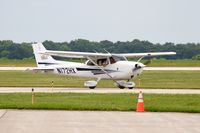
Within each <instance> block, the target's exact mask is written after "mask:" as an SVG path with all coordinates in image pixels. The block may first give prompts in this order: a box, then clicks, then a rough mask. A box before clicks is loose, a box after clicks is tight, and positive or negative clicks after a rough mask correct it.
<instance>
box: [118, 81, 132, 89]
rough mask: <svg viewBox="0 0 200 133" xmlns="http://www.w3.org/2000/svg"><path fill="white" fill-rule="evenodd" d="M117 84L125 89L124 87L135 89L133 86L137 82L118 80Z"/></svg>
mask: <svg viewBox="0 0 200 133" xmlns="http://www.w3.org/2000/svg"><path fill="white" fill-rule="evenodd" d="M115 85H116V86H118V87H119V88H120V89H124V88H128V89H133V87H134V86H135V83H134V82H126V81H116V83H115Z"/></svg>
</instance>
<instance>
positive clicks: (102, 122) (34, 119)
mask: <svg viewBox="0 0 200 133" xmlns="http://www.w3.org/2000/svg"><path fill="white" fill-rule="evenodd" d="M199 121H200V114H189V113H150V112H145V113H137V112H112V111H109V112H105V111H44V110H40V111H38V110H0V132H1V133H200V122H199Z"/></svg>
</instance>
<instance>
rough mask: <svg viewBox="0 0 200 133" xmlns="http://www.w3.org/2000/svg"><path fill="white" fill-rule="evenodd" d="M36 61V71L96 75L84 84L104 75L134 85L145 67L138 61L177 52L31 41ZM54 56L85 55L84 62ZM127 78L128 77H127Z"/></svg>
mask: <svg viewBox="0 0 200 133" xmlns="http://www.w3.org/2000/svg"><path fill="white" fill-rule="evenodd" d="M32 47H33V51H34V54H35V59H36V62H37V68H36V69H35V70H36V71H44V72H50V73H55V74H61V75H69V76H78V77H89V78H96V79H97V80H92V81H86V82H85V83H84V85H85V86H86V87H89V88H90V89H94V88H95V87H96V86H97V83H98V82H99V80H101V79H110V80H113V81H114V83H115V85H117V86H118V87H119V88H120V89H124V88H126V87H127V88H129V89H132V88H133V87H134V86H135V83H133V82H130V80H131V79H133V78H136V77H137V76H138V75H140V74H141V73H142V71H143V68H144V67H145V65H144V64H142V63H140V62H139V61H140V60H141V59H142V58H144V57H146V56H158V55H174V54H176V53H175V52H150V53H126V54H112V53H109V52H107V53H89V52H72V51H52V50H46V49H45V47H44V46H43V44H42V43H36V44H32ZM52 56H60V57H68V58H86V59H87V61H86V62H85V63H77V62H68V61H58V60H55V59H54V58H52ZM126 57H129V58H130V57H140V59H139V60H138V61H137V62H134V61H128V60H127V59H126ZM125 80H126V81H125Z"/></svg>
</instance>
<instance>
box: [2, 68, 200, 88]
mask: <svg viewBox="0 0 200 133" xmlns="http://www.w3.org/2000/svg"><path fill="white" fill-rule="evenodd" d="M140 78H141V80H140V83H141V86H140V87H141V88H176V89H179V88H180V89H181V88H189V89H199V88H200V71H144V73H143V74H142V75H141V76H140ZM87 80H91V79H88V78H77V77H69V76H60V75H54V74H44V73H32V72H22V71H0V86H1V87H6V86H7V87H46V86H47V87H48V86H49V87H50V86H51V82H52V81H54V86H55V87H84V86H83V84H84V82H85V81H87ZM134 82H135V83H136V87H139V86H138V85H139V78H136V79H135V80H134ZM97 87H100V88H101V87H102V88H106V87H108V88H110V87H111V88H112V87H116V86H114V85H113V82H112V81H111V80H101V81H100V82H99V83H98V86H97Z"/></svg>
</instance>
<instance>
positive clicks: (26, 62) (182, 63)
mask: <svg viewBox="0 0 200 133" xmlns="http://www.w3.org/2000/svg"><path fill="white" fill-rule="evenodd" d="M68 61H74V62H84V61H85V60H77V59H73V60H72V59H69V60H68ZM142 62H143V63H144V62H146V60H142ZM35 66H36V63H35V60H34V59H23V60H14V59H0V67H35ZM167 66H171V67H200V61H198V60H165V59H152V63H151V64H149V65H148V67H167Z"/></svg>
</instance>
